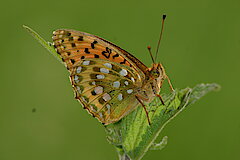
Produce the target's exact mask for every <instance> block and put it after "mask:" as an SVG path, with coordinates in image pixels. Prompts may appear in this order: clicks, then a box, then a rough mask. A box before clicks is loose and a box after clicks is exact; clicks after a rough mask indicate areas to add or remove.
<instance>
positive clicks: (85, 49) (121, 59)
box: [53, 29, 148, 124]
mask: <svg viewBox="0 0 240 160" xmlns="http://www.w3.org/2000/svg"><path fill="white" fill-rule="evenodd" d="M53 41H54V46H55V48H56V51H57V53H58V54H60V55H61V57H62V59H63V61H64V62H65V64H66V67H67V68H68V70H69V71H70V74H71V75H70V79H71V82H72V85H73V89H74V91H75V94H76V99H78V100H79V101H80V102H81V103H82V104H83V106H84V108H85V109H87V110H88V111H89V112H90V113H91V114H92V115H93V116H94V117H97V118H98V119H99V120H100V121H101V122H102V123H104V124H110V123H113V122H116V121H118V120H120V119H121V118H122V117H124V116H125V115H127V114H128V113H129V112H131V111H132V110H134V109H135V108H136V106H137V104H138V101H137V100H136V98H135V96H134V94H135V93H136V92H137V89H139V88H140V87H141V85H142V82H143V80H144V79H145V72H146V71H147V69H148V68H147V67H146V66H145V65H144V64H143V63H142V62H140V61H139V60H138V59H137V58H135V57H134V56H133V55H131V54H130V53H128V52H126V51H125V50H123V49H121V48H120V47H118V46H116V45H114V44H112V43H111V42H108V41H106V40H104V39H102V38H100V37H97V36H94V35H91V34H88V33H85V32H79V31H74V30H65V29H63V30H57V31H55V32H54V36H53Z"/></svg>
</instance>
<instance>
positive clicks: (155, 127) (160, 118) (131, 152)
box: [23, 25, 220, 160]
mask: <svg viewBox="0 0 240 160" xmlns="http://www.w3.org/2000/svg"><path fill="white" fill-rule="evenodd" d="M23 28H25V29H26V30H27V31H28V32H29V33H30V34H31V35H32V36H33V37H34V38H35V39H36V40H38V42H39V43H40V44H42V45H43V47H45V48H46V49H47V50H48V51H49V52H50V53H51V54H52V55H54V56H55V58H57V60H59V61H60V62H61V63H62V60H61V57H60V56H59V55H58V54H57V52H56V51H55V49H54V48H53V47H52V45H51V44H52V43H50V42H47V41H46V40H44V39H43V38H42V37H41V36H40V35H39V34H37V33H36V32H35V31H34V30H32V29H31V28H30V27H28V26H25V25H23ZM219 89H220V86H219V85H218V84H215V83H212V84H199V85H196V86H195V87H194V88H185V89H182V90H175V91H174V92H173V93H171V94H168V95H163V99H164V102H165V105H162V103H161V101H160V100H159V99H158V98H155V99H154V100H153V101H152V102H151V103H150V104H149V105H148V106H146V107H147V109H148V112H149V117H150V119H151V125H150V126H149V125H148V123H147V119H146V113H145V112H144V110H143V107H142V106H138V107H137V109H136V110H134V111H133V112H132V113H130V114H129V115H127V116H126V117H124V118H123V119H121V120H120V121H118V122H117V123H114V124H110V125H108V126H105V129H106V132H107V139H108V141H109V142H110V143H111V144H113V145H114V146H115V147H116V149H117V151H118V153H119V159H121V160H130V159H132V160H135V159H136V160H139V159H141V158H142V157H143V156H144V154H145V153H146V152H147V151H148V150H149V149H152V150H159V149H162V148H164V146H166V144H167V136H165V137H163V139H162V141H161V142H160V143H157V142H155V140H156V138H157V137H158V135H159V133H160V132H161V131H162V129H163V128H164V126H165V125H166V124H167V123H168V122H169V121H170V120H171V119H173V118H174V117H175V116H176V115H177V114H178V113H180V112H181V111H182V110H183V109H185V108H186V107H187V106H188V105H190V104H193V103H194V102H195V101H197V100H198V99H200V98H201V97H202V96H204V95H205V94H207V93H208V92H210V91H215V90H219Z"/></svg>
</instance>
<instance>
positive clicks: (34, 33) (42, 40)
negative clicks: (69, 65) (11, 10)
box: [23, 25, 63, 64]
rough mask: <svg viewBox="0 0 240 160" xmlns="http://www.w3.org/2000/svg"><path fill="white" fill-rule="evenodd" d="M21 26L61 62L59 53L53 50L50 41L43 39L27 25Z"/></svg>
mask: <svg viewBox="0 0 240 160" xmlns="http://www.w3.org/2000/svg"><path fill="white" fill-rule="evenodd" d="M23 28H25V29H26V30H27V31H28V32H29V33H30V34H31V35H32V36H33V37H34V38H35V39H36V40H37V41H38V42H39V43H40V44H41V45H42V46H43V47H45V48H46V49H47V50H48V51H49V52H50V53H51V54H52V55H53V56H54V57H55V58H57V60H58V61H59V62H61V63H62V64H63V62H62V58H61V57H60V55H59V54H57V52H56V51H55V49H54V47H53V45H52V43H51V42H47V41H46V40H44V39H43V38H42V37H41V36H40V35H39V34H37V32H35V31H34V30H33V29H31V28H30V27H28V26H25V25H23Z"/></svg>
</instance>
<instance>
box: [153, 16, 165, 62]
mask: <svg viewBox="0 0 240 160" xmlns="http://www.w3.org/2000/svg"><path fill="white" fill-rule="evenodd" d="M166 16H167V15H165V14H164V15H163V17H162V28H161V32H160V36H159V40H158V44H157V51H156V55H155V61H156V59H157V54H158V50H159V46H160V43H161V39H162V33H163V27H164V21H165V19H166Z"/></svg>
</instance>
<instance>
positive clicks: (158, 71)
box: [149, 63, 166, 79]
mask: <svg viewBox="0 0 240 160" xmlns="http://www.w3.org/2000/svg"><path fill="white" fill-rule="evenodd" d="M149 72H150V75H151V77H152V78H153V79H165V78H166V73H165V69H164V68H163V66H162V64H161V63H158V64H156V63H153V66H152V67H151V68H149Z"/></svg>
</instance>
